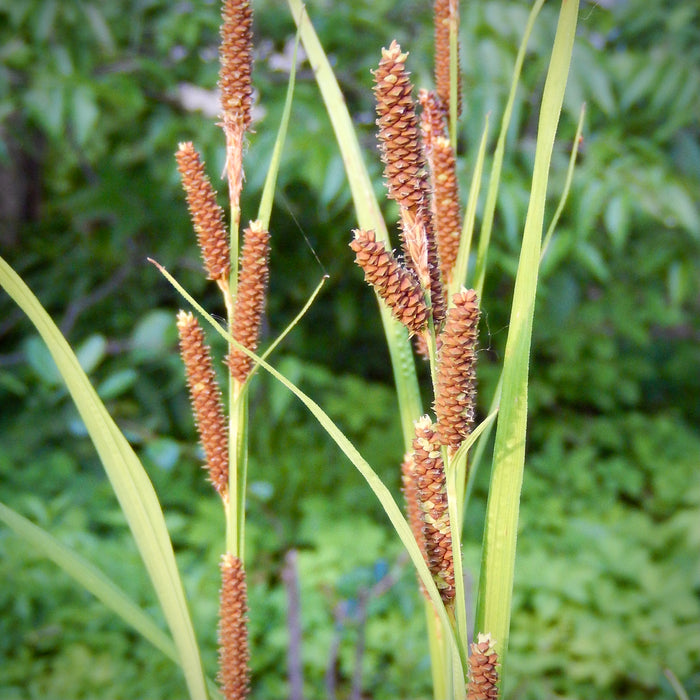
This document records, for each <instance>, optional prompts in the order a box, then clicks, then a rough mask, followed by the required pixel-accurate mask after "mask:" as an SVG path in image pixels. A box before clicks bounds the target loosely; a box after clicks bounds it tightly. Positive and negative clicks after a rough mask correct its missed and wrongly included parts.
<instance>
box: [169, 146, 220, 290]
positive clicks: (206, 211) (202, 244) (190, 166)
mask: <svg viewBox="0 0 700 700" xmlns="http://www.w3.org/2000/svg"><path fill="white" fill-rule="evenodd" d="M175 159H176V160H177V168H178V170H179V171H180V177H181V178H182V187H183V189H184V190H185V194H186V196H187V205H188V208H189V210H190V216H191V218H192V224H193V226H194V230H195V233H196V234H197V241H198V243H199V248H200V250H201V252H202V258H203V260H204V267H205V269H206V271H207V276H208V277H209V279H211V280H221V279H228V275H229V271H230V269H231V252H230V249H229V238H228V234H227V233H226V228H225V226H224V212H223V210H222V209H221V207H220V206H219V205H218V204H217V202H216V192H214V188H213V187H212V185H211V182H210V181H209V178H208V177H207V176H206V173H205V171H204V163H202V160H201V158H200V156H199V153H197V151H196V150H195V148H194V146H193V145H192V143H191V142H189V141H188V142H187V143H181V144H180V145H179V147H178V150H177V153H176V154H175Z"/></svg>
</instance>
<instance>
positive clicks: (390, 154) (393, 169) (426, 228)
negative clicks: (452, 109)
mask: <svg viewBox="0 0 700 700" xmlns="http://www.w3.org/2000/svg"><path fill="white" fill-rule="evenodd" d="M407 56H408V54H406V53H402V52H401V47H400V46H399V45H398V43H396V41H392V43H391V46H390V47H389V48H388V49H382V58H381V60H380V61H379V67H378V68H377V70H376V71H375V73H374V81H375V87H374V94H375V98H376V100H377V114H378V119H377V125H378V126H379V134H378V139H379V145H380V150H381V153H382V160H383V162H384V176H385V178H386V181H387V188H388V190H389V197H390V198H391V199H395V200H396V201H397V202H398V204H399V208H400V212H401V229H402V234H403V248H404V251H405V253H406V259H407V261H408V262H409V264H410V265H411V267H412V268H413V270H414V271H415V273H416V276H417V277H418V279H419V280H420V281H421V283H422V284H423V285H424V286H425V287H428V286H429V287H430V301H431V305H432V313H433V317H434V320H435V323H436V325H437V326H439V325H440V324H441V323H442V320H443V319H444V317H445V303H444V295H443V291H442V284H441V281H440V268H439V261H438V252H437V244H436V243H435V234H434V232H433V221H432V210H431V203H430V184H429V182H428V174H427V169H426V161H425V155H424V153H423V148H422V145H421V141H420V128H419V125H418V118H417V116H416V109H415V103H414V101H413V94H412V93H413V85H412V84H411V79H410V74H409V72H408V71H407V70H406V66H405V63H406V58H407Z"/></svg>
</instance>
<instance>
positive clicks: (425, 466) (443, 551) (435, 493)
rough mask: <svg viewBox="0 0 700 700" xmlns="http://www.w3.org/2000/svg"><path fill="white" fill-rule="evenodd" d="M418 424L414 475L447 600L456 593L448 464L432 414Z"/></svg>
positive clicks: (432, 563) (433, 567)
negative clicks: (446, 475) (449, 510)
mask: <svg viewBox="0 0 700 700" xmlns="http://www.w3.org/2000/svg"><path fill="white" fill-rule="evenodd" d="M415 426H416V436H415V438H414V439H413V464H414V475H415V483H416V488H417V490H418V500H419V502H420V507H421V517H422V520H423V535H424V537H425V549H426V553H427V556H428V567H429V568H430V572H431V573H432V574H433V579H434V580H435V585H436V586H437V587H438V590H439V591H440V596H441V597H442V600H443V601H444V602H445V603H446V604H447V603H451V602H452V601H453V600H454V597H455V574H454V561H453V554H452V534H451V531H450V516H449V513H448V504H447V487H446V485H445V468H444V464H443V461H442V453H441V452H440V444H439V443H438V440H437V434H436V432H435V428H434V426H433V424H432V423H431V421H430V418H429V417H428V416H422V417H421V418H419V419H418V420H417V421H416V424H415Z"/></svg>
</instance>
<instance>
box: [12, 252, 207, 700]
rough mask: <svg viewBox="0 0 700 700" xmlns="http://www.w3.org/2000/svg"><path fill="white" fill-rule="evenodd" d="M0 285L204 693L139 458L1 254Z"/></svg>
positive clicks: (195, 686)
mask: <svg viewBox="0 0 700 700" xmlns="http://www.w3.org/2000/svg"><path fill="white" fill-rule="evenodd" d="M0 285H2V287H4V289H5V290H6V291H7V293H8V294H9V295H10V297H12V299H13V300H14V301H15V303H17V305H18V306H19V307H20V308H21V309H22V310H23V311H24V313H25V314H26V315H27V316H28V317H29V319H30V321H31V322H32V323H33V324H34V326H35V327H36V329H37V331H38V332H39V334H40V335H41V337H42V338H43V339H44V342H45V343H46V345H47V347H48V349H49V352H50V353H51V355H52V356H53V358H54V361H55V362H56V366H57V367H58V369H59V371H60V372H61V375H62V376H63V378H64V380H65V382H66V386H67V387H68V390H69V392H70V394H71V396H72V397H73V401H74V402H75V405H76V407H77V409H78V411H79V413H80V415H81V417H82V419H83V421H84V423H85V427H86V428H87V430H88V433H89V434H90V438H91V439H92V441H93V444H94V445H95V448H96V449H97V452H98V454H99V456H100V459H101V460H102V464H103V466H104V468H105V471H106V473H107V476H108V478H109V480H110V483H111V484H112V488H113V489H114V492H115V494H116V496H117V499H118V500H119V504H120V506H121V509H122V512H123V513H124V516H125V518H126V520H127V522H128V523H129V527H130V528H131V532H132V534H133V536H134V539H135V541H136V545H137V547H138V549H139V552H140V554H141V558H142V559H143V562H144V564H145V566H146V570H147V571H148V575H149V577H150V579H151V582H152V583H153V587H154V588H155V591H156V595H157V596H158V600H159V601H160V605H161V608H162V610H163V614H164V615H165V619H166V620H167V623H168V626H169V627H170V631H171V633H172V635H173V640H174V642H175V646H176V648H177V651H178V656H179V659H180V666H181V667H182V670H183V672H184V674H185V679H186V682H187V687H188V689H189V693H190V697H192V698H193V699H196V700H200V699H202V700H203V699H204V698H206V697H207V692H206V688H205V681H204V674H203V671H202V664H201V660H200V656H199V649H198V648H197V643H196V640H195V636H194V630H193V628H192V621H191V619H190V615H189V612H188V610H187V603H186V601H185V594H184V591H183V588H182V581H181V580H180V576H179V574H178V571H177V565H176V563H175V555H174V553H173V548H172V544H171V542H170V538H169V536H168V531H167V528H166V526H165V520H164V518H163V513H162V511H161V508H160V504H159V503H158V498H157V496H156V493H155V491H154V489H153V485H152V484H151V482H150V480H149V479H148V476H147V475H146V472H145V470H144V468H143V466H142V465H141V463H140V462H139V459H138V457H137V456H136V454H135V453H134V451H133V449H132V448H131V446H130V445H129V443H128V442H127V440H126V438H125V437H124V436H123V435H122V433H121V431H120V430H119V428H118V427H117V425H116V424H115V423H114V421H113V420H112V418H111V417H110V415H109V413H108V412H107V410H106V409H105V407H104V404H103V403H102V401H101V400H100V398H99V397H98V396H97V393H96V392H95V390H94V389H93V387H92V386H91V384H90V381H89V380H88V378H87V376H86V375H85V373H84V372H83V370H82V368H81V367H80V364H79V363H78V359H77V358H76V356H75V354H74V353H73V351H72V350H71V348H70V346H69V345H68V343H67V341H66V340H65V338H64V337H63V336H62V335H61V332H60V331H59V330H58V328H57V327H56V325H55V324H54V322H53V321H52V320H51V318H50V316H49V315H48V314H47V313H46V311H45V310H44V308H43V307H42V306H41V304H40V303H39V300H38V299H37V298H36V297H35V296H34V294H32V292H31V290H30V289H29V287H27V285H26V284H25V283H24V282H23V281H22V279H21V278H20V277H19V275H17V273H16V272H15V271H14V270H13V269H12V268H11V267H10V266H9V265H8V264H7V263H6V262H5V260H3V259H2V258H0Z"/></svg>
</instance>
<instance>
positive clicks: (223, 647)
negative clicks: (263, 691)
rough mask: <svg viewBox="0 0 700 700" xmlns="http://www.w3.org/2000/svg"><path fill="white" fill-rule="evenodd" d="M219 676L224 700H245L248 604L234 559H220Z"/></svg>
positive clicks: (242, 574)
mask: <svg viewBox="0 0 700 700" xmlns="http://www.w3.org/2000/svg"><path fill="white" fill-rule="evenodd" d="M219 601H220V608H219V675H218V681H219V686H220V687H221V692H222V693H223V696H224V698H225V700H245V698H247V697H248V692H249V689H250V668H249V662H250V651H249V648H248V620H247V615H248V600H247V588H246V578H245V570H244V568H243V563H242V562H241V560H240V559H238V557H235V556H233V555H232V554H231V553H229V552H227V553H226V554H224V556H223V557H222V558H221V592H220V596H219Z"/></svg>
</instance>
